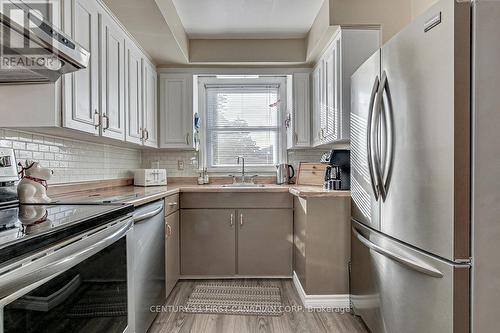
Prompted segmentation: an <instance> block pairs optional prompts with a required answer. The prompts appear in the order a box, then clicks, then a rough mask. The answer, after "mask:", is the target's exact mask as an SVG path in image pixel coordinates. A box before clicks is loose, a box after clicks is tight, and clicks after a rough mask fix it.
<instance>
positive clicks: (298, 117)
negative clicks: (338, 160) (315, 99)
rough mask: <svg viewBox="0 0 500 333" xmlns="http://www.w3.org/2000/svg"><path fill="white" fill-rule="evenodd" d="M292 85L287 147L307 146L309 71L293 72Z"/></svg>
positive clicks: (309, 117)
mask: <svg viewBox="0 0 500 333" xmlns="http://www.w3.org/2000/svg"><path fill="white" fill-rule="evenodd" d="M292 86H293V92H292V96H293V102H292V103H293V104H292V105H293V109H292V116H291V124H290V126H289V127H288V131H291V133H287V134H288V135H287V140H288V143H287V148H289V149H290V148H307V147H310V145H311V114H310V98H309V95H310V94H309V90H310V82H309V73H295V74H294V75H293V84H292ZM290 141H291V142H290Z"/></svg>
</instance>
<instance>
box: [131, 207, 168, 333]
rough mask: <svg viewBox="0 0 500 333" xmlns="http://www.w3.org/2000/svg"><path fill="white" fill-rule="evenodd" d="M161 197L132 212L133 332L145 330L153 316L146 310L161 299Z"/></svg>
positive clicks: (162, 267) (163, 247) (163, 285)
mask: <svg viewBox="0 0 500 333" xmlns="http://www.w3.org/2000/svg"><path fill="white" fill-rule="evenodd" d="M164 215H165V214H164V210H163V200H160V201H156V202H153V203H151V204H147V205H144V206H141V207H139V208H136V210H135V211H134V217H133V219H134V240H133V243H134V245H135V246H134V252H133V256H134V260H133V262H134V265H133V280H134V282H133V285H134V291H133V295H134V297H133V302H134V309H135V318H134V322H135V323H134V326H133V327H135V333H146V332H147V331H148V329H149V327H150V326H151V324H152V323H153V320H154V319H155V317H156V313H155V312H152V311H151V310H150V309H151V307H152V306H156V305H163V304H164V302H165V231H164V229H165V223H164V218H165V217H164Z"/></svg>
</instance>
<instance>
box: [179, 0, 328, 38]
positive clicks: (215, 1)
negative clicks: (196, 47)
mask: <svg viewBox="0 0 500 333" xmlns="http://www.w3.org/2000/svg"><path fill="white" fill-rule="evenodd" d="M323 1H324V0H173V2H174V5H175V8H176V9H177V13H178V14H179V17H180V19H181V21H182V24H183V26H184V29H185V30H186V32H187V34H188V36H189V38H303V37H305V35H306V34H307V32H308V31H309V29H310V28H311V25H312V23H313V21H314V19H315V18H316V15H317V14H318V11H319V9H320V7H321V4H322V3H323Z"/></svg>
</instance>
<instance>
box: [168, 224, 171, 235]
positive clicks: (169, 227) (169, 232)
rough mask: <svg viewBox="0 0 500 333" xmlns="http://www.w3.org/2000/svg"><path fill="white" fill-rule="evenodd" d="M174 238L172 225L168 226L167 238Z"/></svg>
mask: <svg viewBox="0 0 500 333" xmlns="http://www.w3.org/2000/svg"><path fill="white" fill-rule="evenodd" d="M170 236H172V227H171V226H170V224H167V237H170Z"/></svg>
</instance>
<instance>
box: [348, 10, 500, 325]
mask: <svg viewBox="0 0 500 333" xmlns="http://www.w3.org/2000/svg"><path fill="white" fill-rule="evenodd" d="M499 17H500V1H498V0H486V1H474V2H470V1H455V0H441V1H439V2H438V3H436V4H435V5H434V6H432V7H431V8H430V9H429V10H428V11H427V12H425V13H424V14H423V15H421V16H420V17H417V18H416V19H415V20H414V21H413V22H412V23H411V24H409V25H408V26H407V27H405V28H404V29H403V30H402V31H401V32H399V33H398V34H397V35H396V36H394V37H393V38H392V39H391V40H389V41H388V42H387V43H386V44H385V45H383V46H382V48H381V49H380V50H379V51H378V52H377V53H375V54H374V55H373V56H372V57H370V58H369V59H368V60H367V61H366V62H365V63H364V64H363V65H362V66H361V67H360V68H359V69H358V70H357V71H356V72H355V74H354V75H353V76H352V82H351V89H352V90H351V95H352V97H351V102H352V106H351V173H352V174H351V193H352V243H351V249H352V253H351V285H350V287H351V301H352V305H353V310H354V312H355V314H357V315H360V316H361V317H362V318H363V320H364V322H365V323H366V324H367V326H368V327H369V328H370V330H371V331H372V332H373V333H378V332H388V333H402V332H404V333H412V332H426V333H434V332H435V333H445V332H470V331H474V332H493V331H498V328H495V329H494V330H489V329H490V328H492V327H493V326H488V325H493V324H492V323H493V322H497V319H498V318H496V319H495V317H498V315H499V314H498V313H497V312H498V309H499V307H500V303H499V302H500V297H497V296H500V295H498V294H499V292H498V291H496V290H498V289H500V264H498V263H497V262H500V260H499V259H497V258H496V256H497V254H500V245H497V244H496V243H500V227H499V226H498V225H500V217H499V216H500V212H499V209H498V208H497V207H496V206H498V205H500V202H499V201H497V204H496V205H495V203H494V200H496V199H500V195H499V191H500V181H498V180H496V179H495V177H492V176H495V175H496V178H500V163H499V162H500V158H499V157H497V156H500V149H499V148H498V146H500V134H498V133H500V116H499V115H498V114H500V103H499V97H498V96H500V86H498V85H497V86H495V84H500V60H499V59H500V46H498V45H500V37H498V36H499V35H500V20H499V19H498V18H499ZM492 44H494V45H492ZM488 83H490V84H488ZM486 117H489V121H487V120H485V118H486ZM490 122H494V123H496V126H497V130H496V131H494V132H490V133H488V132H486V130H487V129H488V127H491V123H490ZM493 128H494V127H493ZM489 129H490V130H492V128H489ZM488 152H489V154H488ZM491 163H496V168H497V169H494V168H493V167H492V166H491ZM488 166H489V167H488ZM496 170H499V171H496ZM480 172H482V173H481V174H480ZM495 172H496V173H495ZM484 177H492V179H490V180H489V182H491V184H490V185H488V184H487V182H486V181H485V180H484ZM478 186H479V187H481V186H482V188H481V189H479V188H478ZM490 201H493V202H490ZM478 207H480V209H478ZM483 209H484V210H483ZM481 214H482V215H481ZM479 226H481V227H480V228H479ZM491 233H492V235H496V236H492V235H489V234H491ZM479 240H481V241H479ZM483 240H484V241H485V242H486V243H483ZM487 242H489V243H487ZM476 256H480V257H481V260H482V263H483V264H484V266H482V267H481V270H480V269H479V268H478V267H477V266H476V263H477V262H478V261H477V260H476V259H479V258H476ZM483 269H485V271H484V272H483ZM486 272H487V273H488V274H493V275H490V277H489V278H488V277H487V275H486V274H487V273H486ZM494 274H498V275H494ZM486 283H489V284H490V285H489V286H487V285H486ZM486 288H491V289H492V291H491V292H492V293H493V295H492V296H488V295H487V292H485V289H486ZM480 294H482V297H484V298H481V299H480V298H479V297H478V296H479V295H480ZM495 309H497V310H495ZM495 325H496V324H495Z"/></svg>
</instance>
